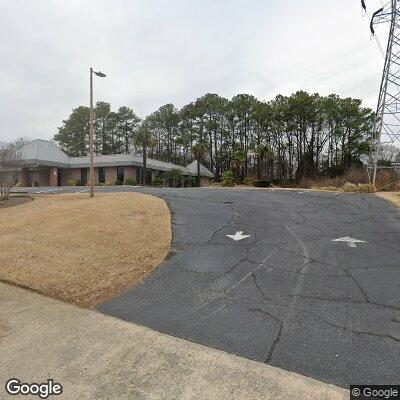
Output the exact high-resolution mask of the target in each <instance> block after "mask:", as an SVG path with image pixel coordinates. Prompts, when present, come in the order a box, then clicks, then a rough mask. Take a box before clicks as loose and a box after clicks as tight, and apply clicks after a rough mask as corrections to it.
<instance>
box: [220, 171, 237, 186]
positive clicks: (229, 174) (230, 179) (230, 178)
mask: <svg viewBox="0 0 400 400" xmlns="http://www.w3.org/2000/svg"><path fill="white" fill-rule="evenodd" d="M222 186H224V187H233V186H235V174H234V173H233V171H225V172H223V173H222Z"/></svg>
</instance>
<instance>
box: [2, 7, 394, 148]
mask: <svg viewBox="0 0 400 400" xmlns="http://www.w3.org/2000/svg"><path fill="white" fill-rule="evenodd" d="M366 2H367V5H368V6H369V9H370V11H371V12H373V11H375V10H376V9H377V8H378V6H379V5H380V1H378V0H369V1H368V0H367V1H366ZM0 35H1V38H2V39H1V45H0V60H1V62H0V141H4V140H12V139H14V138H17V137H19V136H27V137H30V138H43V139H50V138H52V137H53V135H54V134H55V133H56V131H57V127H58V126H60V124H61V121H62V120H63V119H65V118H67V117H68V115H69V114H70V112H71V110H72V108H74V107H77V106H79V105H87V104H88V102H89V87H88V83H89V80H88V77H89V72H88V70H89V67H90V66H93V67H94V68H97V69H100V70H101V71H104V72H105V73H106V74H107V78H105V79H101V78H97V79H96V81H95V100H96V101H97V100H105V101H109V102H110V103H111V105H112V107H113V108H114V109H117V108H118V107H119V106H121V105H127V106H129V107H132V108H133V109H134V110H135V111H136V113H137V114H138V115H139V116H140V117H144V116H146V115H147V114H149V113H151V112H153V111H154V110H156V109H157V108H159V107H160V106H162V105H163V104H166V103H173V104H175V105H176V106H177V107H181V106H182V105H184V104H186V103H188V102H190V101H193V100H195V99H196V98H197V97H200V96H202V95H203V94H205V93H208V92H211V93H218V94H220V95H222V96H225V97H228V98H231V97H232V96H234V95H236V94H238V93H249V94H252V95H254V96H256V97H257V98H259V99H262V100H269V99H272V98H273V97H274V96H275V95H277V94H285V95H289V94H291V93H292V92H295V91H297V90H307V91H309V92H319V93H321V94H329V93H337V94H339V95H341V96H346V97H355V98H361V99H362V100H363V101H364V104H365V105H366V106H369V107H372V108H375V103H376V100H377V95H378V87H379V81H380V75H381V69H382V64H383V58H382V56H381V54H380V52H379V50H378V47H377V45H376V43H375V42H374V41H373V40H371V39H370V34H369V29H368V19H367V17H363V16H362V12H361V6H360V1H359V0H334V1H332V0H286V1H283V0H168V1H167V0H112V1H111V0H107V1H106V0H0ZM378 36H380V39H381V41H382V43H383V45H384V42H385V39H386V37H385V35H384V32H382V31H378Z"/></svg>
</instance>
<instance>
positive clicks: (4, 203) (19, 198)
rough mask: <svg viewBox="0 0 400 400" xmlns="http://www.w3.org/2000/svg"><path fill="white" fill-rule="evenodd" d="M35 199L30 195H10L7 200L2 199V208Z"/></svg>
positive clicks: (0, 202) (0, 203)
mask: <svg viewBox="0 0 400 400" xmlns="http://www.w3.org/2000/svg"><path fill="white" fill-rule="evenodd" d="M32 200H33V197H30V196H10V197H9V198H8V199H7V200H2V201H0V208H6V207H14V206H19V205H21V204H25V203H28V202H30V201H32Z"/></svg>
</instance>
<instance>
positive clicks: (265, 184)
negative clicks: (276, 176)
mask: <svg viewBox="0 0 400 400" xmlns="http://www.w3.org/2000/svg"><path fill="white" fill-rule="evenodd" d="M253 186H255V187H263V188H266V187H270V186H271V181H269V180H268V179H258V180H255V181H253Z"/></svg>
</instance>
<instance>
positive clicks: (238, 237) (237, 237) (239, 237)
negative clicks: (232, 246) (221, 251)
mask: <svg viewBox="0 0 400 400" xmlns="http://www.w3.org/2000/svg"><path fill="white" fill-rule="evenodd" d="M226 236H228V238H231V239H233V240H234V241H235V242H238V241H239V240H243V239H246V238H249V237H250V236H251V235H243V231H238V232H236V233H235V234H234V235H226Z"/></svg>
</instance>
